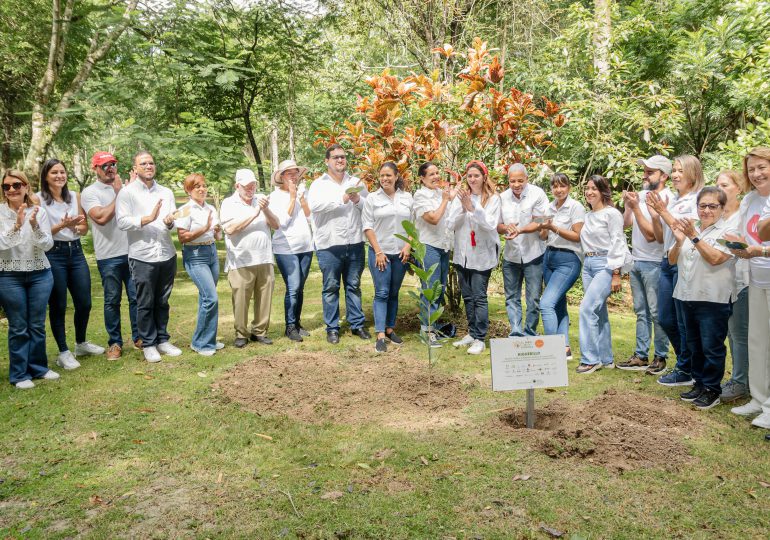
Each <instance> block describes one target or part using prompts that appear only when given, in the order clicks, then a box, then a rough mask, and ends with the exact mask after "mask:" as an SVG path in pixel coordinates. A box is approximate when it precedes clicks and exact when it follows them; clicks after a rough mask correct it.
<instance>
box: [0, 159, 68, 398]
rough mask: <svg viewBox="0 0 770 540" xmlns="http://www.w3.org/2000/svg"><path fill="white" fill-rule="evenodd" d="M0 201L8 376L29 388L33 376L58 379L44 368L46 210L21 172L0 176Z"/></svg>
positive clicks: (48, 281)
mask: <svg viewBox="0 0 770 540" xmlns="http://www.w3.org/2000/svg"><path fill="white" fill-rule="evenodd" d="M0 197H2V201H3V202H2V203H0V306H2V308H3V310H4V311H5V315H6V317H8V358H9V360H10V369H9V377H10V381H11V384H13V385H15V386H16V388H20V389H29V388H34V387H35V383H33V382H32V379H49V380H54V379H58V378H59V374H58V373H56V372H55V371H51V370H49V369H48V358H47V356H46V352H45V312H46V306H47V305H48V298H49V297H50V296H51V289H52V288H53V276H52V275H51V270H50V268H51V265H50V263H49V262H48V259H47V258H46V256H45V252H46V250H48V249H51V246H52V245H53V239H52V238H51V226H50V224H49V222H48V214H47V213H46V211H45V210H43V209H42V208H40V207H39V206H35V205H36V204H37V203H38V200H37V197H35V196H33V195H32V194H31V193H30V187H29V181H28V180H27V177H26V175H25V174H24V173H23V172H21V171H17V170H15V169H9V170H7V171H6V172H5V175H3V190H2V194H1V195H0Z"/></svg>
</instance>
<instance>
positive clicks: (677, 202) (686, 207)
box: [660, 191, 698, 253]
mask: <svg viewBox="0 0 770 540" xmlns="http://www.w3.org/2000/svg"><path fill="white" fill-rule="evenodd" d="M697 199H698V194H697V193H696V192H695V191H691V192H690V193H688V194H687V195H685V196H684V197H680V196H679V194H675V195H674V196H673V197H672V198H670V199H669V200H668V211H669V212H670V213H671V216H672V217H673V218H674V219H682V218H687V219H698V204H697ZM660 221H661V223H662V224H663V251H664V252H665V253H668V250H669V249H671V246H673V245H674V244H676V237H675V236H674V233H673V231H671V229H670V228H669V226H668V225H666V222H665V221H663V220H662V219H661V220H660Z"/></svg>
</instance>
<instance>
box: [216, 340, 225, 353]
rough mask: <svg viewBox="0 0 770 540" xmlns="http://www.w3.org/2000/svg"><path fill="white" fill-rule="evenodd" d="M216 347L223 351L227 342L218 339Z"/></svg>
mask: <svg viewBox="0 0 770 540" xmlns="http://www.w3.org/2000/svg"><path fill="white" fill-rule="evenodd" d="M214 348H215V349H216V350H218V351H221V350H222V349H224V348H225V344H224V343H222V342H221V341H217V344H216V345H214Z"/></svg>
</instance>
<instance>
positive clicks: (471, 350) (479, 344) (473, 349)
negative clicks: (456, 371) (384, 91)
mask: <svg viewBox="0 0 770 540" xmlns="http://www.w3.org/2000/svg"><path fill="white" fill-rule="evenodd" d="M486 348H487V347H486V345H484V342H483V341H481V340H480V339H474V340H473V343H472V344H471V346H470V347H468V354H481V353H483V352H484V349H486Z"/></svg>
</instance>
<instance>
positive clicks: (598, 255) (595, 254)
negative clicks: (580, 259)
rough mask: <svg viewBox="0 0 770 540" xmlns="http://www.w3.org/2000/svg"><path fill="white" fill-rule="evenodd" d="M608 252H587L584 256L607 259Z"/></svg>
mask: <svg viewBox="0 0 770 540" xmlns="http://www.w3.org/2000/svg"><path fill="white" fill-rule="evenodd" d="M607 253H608V252H607V251H586V252H585V253H584V254H583V255H585V256H586V257H606V256H607Z"/></svg>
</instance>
